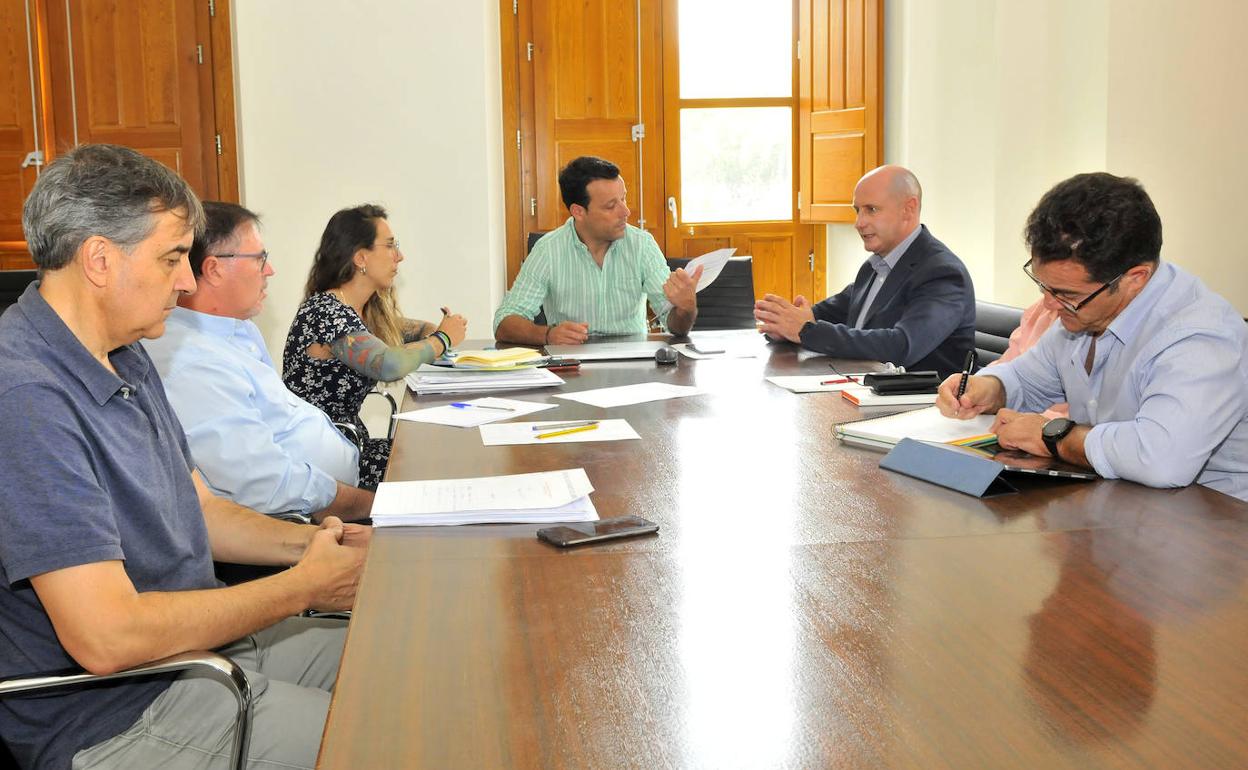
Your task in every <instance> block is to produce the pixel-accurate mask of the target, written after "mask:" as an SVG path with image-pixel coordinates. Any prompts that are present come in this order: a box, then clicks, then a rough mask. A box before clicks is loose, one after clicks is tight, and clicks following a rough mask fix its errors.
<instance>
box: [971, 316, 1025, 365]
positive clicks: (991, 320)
mask: <svg viewBox="0 0 1248 770" xmlns="http://www.w3.org/2000/svg"><path fill="white" fill-rule="evenodd" d="M1022 320H1023V309H1022V308H1020V307H1014V306H1013V305H998V304H997V303H995V302H982V301H979V300H976V302H975V350H976V352H977V353H978V355H979V365H980V366H984V365H985V364H988V363H991V362H993V361H996V360H997V359H998V358H1000V357H1001V354H1003V353H1005V350H1006V348H1008V347H1009V346H1010V334H1012V333H1013V332H1014V330H1015V329H1017V328H1018V325H1019V323H1021V322H1022Z"/></svg>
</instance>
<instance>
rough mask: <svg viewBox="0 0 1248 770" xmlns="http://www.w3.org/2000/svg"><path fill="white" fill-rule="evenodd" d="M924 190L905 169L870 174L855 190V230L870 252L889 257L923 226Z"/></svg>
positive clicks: (899, 167)
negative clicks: (856, 217) (917, 228)
mask: <svg viewBox="0 0 1248 770" xmlns="http://www.w3.org/2000/svg"><path fill="white" fill-rule="evenodd" d="M922 203H923V188H922V186H920V185H919V179H918V177H916V176H915V175H914V174H913V173H912V172H911V171H910V170H909V169H907V168H903V167H902V166H892V165H889V166H880V167H879V168H877V169H873V170H871V171H868V172H867V173H866V174H865V175H863V177H862V179H859V180H858V184H857V186H856V187H854V211H855V212H857V213H858V219H857V221H856V222H855V225H854V226H855V227H856V228H857V230H858V235H859V236H861V237H862V244H863V247H865V248H866V249H867V251H871V252H874V253H876V254H879V255H881V256H886V255H887V254H888V253H889V252H890V251H892V250H893V249H895V248H896V247H897V245H898V244H900V243H901V242H902V241H904V240H905V239H906V238H907V237H909V235H910V233H912V232H914V229H915V228H916V227H918V226H919V211H920V209H921V208H922Z"/></svg>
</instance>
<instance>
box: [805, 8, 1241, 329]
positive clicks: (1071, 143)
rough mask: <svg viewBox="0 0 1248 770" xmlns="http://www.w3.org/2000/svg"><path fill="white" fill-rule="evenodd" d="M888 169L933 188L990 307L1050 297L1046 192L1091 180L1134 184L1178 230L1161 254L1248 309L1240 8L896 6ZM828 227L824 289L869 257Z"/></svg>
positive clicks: (936, 209) (945, 225) (888, 48)
mask: <svg viewBox="0 0 1248 770" xmlns="http://www.w3.org/2000/svg"><path fill="white" fill-rule="evenodd" d="M885 7H886V10H885V14H886V15H885V78H884V88H885V159H886V160H887V161H888V162H890V163H901V164H903V165H906V166H909V167H910V168H912V169H913V170H914V171H915V173H916V174H918V176H919V179H920V180H921V181H922V183H923V187H924V194H925V199H924V212H923V220H924V221H925V222H926V223H927V224H928V226H929V227H930V228H931V229H932V231H933V233H934V234H935V235H936V236H937V237H939V238H940V239H942V240H944V241H945V242H946V243H947V244H948V245H949V246H950V247H951V248H952V249H953V250H954V251H955V252H957V253H958V254H959V255H960V256H961V257H962V258H963V260H964V261H965V262H966V263H967V265H968V267H969V268H970V270H971V275H972V277H973V279H974V280H975V286H976V293H977V295H978V296H979V297H980V298H981V299H992V300H996V301H999V302H1006V303H1010V304H1015V305H1026V304H1029V303H1030V302H1032V301H1033V300H1034V299H1035V298H1036V297H1037V294H1036V292H1035V289H1034V287H1033V286H1032V285H1031V284H1030V282H1029V281H1027V279H1026V277H1025V276H1023V274H1022V271H1021V270H1020V269H1019V266H1020V265H1021V264H1022V262H1023V261H1024V260H1025V259H1026V258H1027V255H1026V253H1025V250H1024V248H1023V246H1022V239H1021V235H1020V234H1021V231H1022V227H1023V223H1024V221H1025V220H1026V217H1027V214H1028V213H1029V212H1030V211H1031V209H1032V207H1033V206H1034V205H1035V203H1036V201H1037V200H1039V198H1040V196H1041V195H1042V194H1043V193H1044V191H1045V190H1047V189H1049V188H1050V187H1051V186H1052V185H1053V184H1055V183H1056V182H1058V181H1061V180H1062V179H1065V178H1066V177H1068V176H1070V175H1072V174H1075V173H1078V172H1081V171H1095V170H1108V171H1110V172H1112V173H1115V174H1124V175H1129V176H1135V177H1137V178H1138V179H1140V181H1141V182H1143V184H1144V185H1145V187H1146V188H1147V189H1148V190H1149V192H1150V194H1151V195H1152V197H1153V199H1154V202H1155V203H1156V204H1157V208H1158V210H1159V211H1160V213H1161V216H1162V222H1163V226H1164V231H1165V241H1166V244H1165V247H1164V249H1163V252H1162V256H1163V259H1169V260H1171V261H1173V262H1175V263H1177V264H1179V265H1182V266H1183V267H1185V268H1187V269H1189V270H1192V271H1193V272H1196V273H1197V274H1198V275H1200V276H1201V277H1202V278H1204V280H1205V281H1206V282H1207V283H1209V284H1210V285H1212V286H1214V287H1215V288H1216V289H1217V290H1218V291H1220V292H1222V293H1223V294H1224V295H1225V296H1226V297H1227V298H1228V299H1230V300H1231V302H1232V303H1234V304H1235V305H1236V306H1237V307H1238V308H1239V309H1240V311H1241V312H1242V313H1244V314H1246V315H1248V261H1246V260H1244V259H1241V258H1239V255H1238V253H1237V251H1236V247H1237V245H1238V242H1239V239H1238V238H1237V236H1236V234H1234V230H1235V229H1236V228H1235V221H1236V215H1237V214H1238V213H1239V212H1238V210H1237V208H1236V206H1237V203H1238V200H1237V198H1238V196H1237V195H1235V193H1236V190H1234V189H1232V185H1235V184H1236V182H1237V181H1238V180H1240V179H1243V178H1245V177H1246V176H1248V153H1245V152H1244V151H1243V149H1242V148H1243V143H1244V140H1243V137H1244V136H1245V135H1248V100H1245V99H1243V97H1242V92H1243V89H1244V83H1245V80H1246V76H1248V52H1245V50H1244V48H1243V47H1242V46H1240V45H1239V44H1238V41H1237V40H1236V35H1237V34H1239V32H1240V31H1242V30H1243V29H1245V28H1248V4H1245V3H1241V2H1237V0H1190V1H1188V2H1179V0H1164V1H1163V0H1159V1H1157V2H1139V0H1049V1H1048V2H1043V3H1036V2H1027V1H1026V0H941V2H939V3H933V2H930V1H929V0H890V1H889V2H888V3H886V4H885ZM859 246H860V244H858V243H857V242H855V241H854V239H853V234H852V231H850V230H849V228H848V227H847V226H832V227H829V247H830V248H829V266H828V276H829V277H828V289H829V291H837V290H839V289H840V288H841V287H842V286H844V284H845V283H846V281H847V280H848V279H849V278H852V276H853V272H854V269H856V267H857V265H858V264H859V263H860V262H861V260H862V257H863V253H862V251H861V249H860V248H859Z"/></svg>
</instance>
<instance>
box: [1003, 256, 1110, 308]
mask: <svg viewBox="0 0 1248 770" xmlns="http://www.w3.org/2000/svg"><path fill="white" fill-rule="evenodd" d="M1023 272H1024V273H1026V274H1027V277H1028V278H1030V279H1031V282H1032V283H1034V284H1035V285H1036V288H1037V289H1039V290H1040V291H1042V292H1044V293H1045V294H1048V295H1049V296H1050V297H1052V298H1053V300H1054V301H1055V302H1057V304H1059V305H1061V306H1062V307H1064V308H1066V309H1067V310H1069V311H1070V312H1072V313H1078V312H1079V311H1080V310H1082V309H1083V308H1085V307H1087V305H1088V303H1089V302H1091V301H1092V300H1094V299H1096V298H1097V297H1099V296H1100V295H1101V293H1102V292H1104V291H1105V290H1106V289H1108V288H1109V287H1110V286H1113V285H1114V284H1116V283H1118V282H1119V281H1121V280H1122V277H1123V276H1124V275H1126V274H1127V272H1126V271H1125V270H1124V271H1122V272H1121V273H1119V274H1118V276H1117V277H1116V278H1113V279H1112V280H1110V281H1109V282H1107V283H1104V284H1101V288H1099V289H1097V290H1096V291H1094V292H1092V293H1091V294H1089V295H1088V296H1086V297H1084V298H1083V299H1081V300H1079V301H1078V302H1071V301H1070V300H1068V299H1064V298H1062V297H1061V296H1059V295H1060V294H1069V293H1070V292H1068V291H1063V290H1060V289H1050V288H1049V287H1048V286H1045V285H1044V284H1043V283H1041V282H1040V279H1039V278H1037V277H1036V276H1035V274H1034V273H1032V272H1031V260H1030V259H1029V260H1027V261H1026V262H1024V263H1023Z"/></svg>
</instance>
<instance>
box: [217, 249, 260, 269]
mask: <svg viewBox="0 0 1248 770" xmlns="http://www.w3.org/2000/svg"><path fill="white" fill-rule="evenodd" d="M212 256H214V257H216V258H217V259H258V260H260V270H261V271H262V272H263V271H264V266H265V264H267V263H268V261H269V252H268V251H257V252H255V253H254V254H213V255H212Z"/></svg>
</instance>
